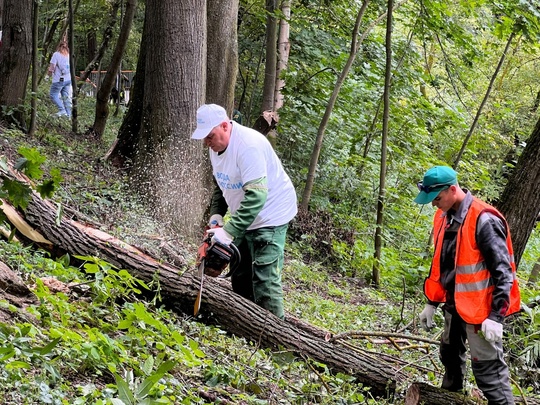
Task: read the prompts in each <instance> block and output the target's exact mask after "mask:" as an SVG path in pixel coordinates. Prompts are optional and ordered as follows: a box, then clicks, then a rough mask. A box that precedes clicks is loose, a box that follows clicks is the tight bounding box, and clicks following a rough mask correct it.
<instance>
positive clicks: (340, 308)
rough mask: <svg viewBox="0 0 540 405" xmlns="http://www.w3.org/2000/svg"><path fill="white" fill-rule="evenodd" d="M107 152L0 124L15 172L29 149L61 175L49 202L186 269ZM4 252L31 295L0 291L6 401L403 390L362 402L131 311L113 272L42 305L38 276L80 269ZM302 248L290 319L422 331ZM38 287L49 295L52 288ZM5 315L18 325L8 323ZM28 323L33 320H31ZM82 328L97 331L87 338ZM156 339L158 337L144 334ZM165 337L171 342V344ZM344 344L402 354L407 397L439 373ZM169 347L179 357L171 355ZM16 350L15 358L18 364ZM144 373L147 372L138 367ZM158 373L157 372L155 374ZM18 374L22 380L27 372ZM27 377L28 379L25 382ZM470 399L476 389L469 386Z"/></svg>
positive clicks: (399, 302) (289, 274) (329, 376)
mask: <svg viewBox="0 0 540 405" xmlns="http://www.w3.org/2000/svg"><path fill="white" fill-rule="evenodd" d="M109 145H110V140H107V139H105V140H103V141H99V140H96V139H94V138H92V137H86V136H84V135H73V134H72V133H71V131H70V123H69V121H68V120H62V119H55V118H48V119H46V120H45V122H44V123H43V124H42V127H41V129H40V134H39V136H36V137H33V138H29V137H27V136H23V135H22V134H21V133H20V132H17V131H14V130H11V129H7V128H5V127H0V155H1V156H5V157H6V158H7V159H8V160H9V161H10V162H12V163H14V162H17V160H18V159H19V158H20V157H21V155H20V148H21V147H23V148H35V149H36V150H38V151H39V153H40V154H41V155H43V156H44V157H45V158H46V159H45V160H44V163H43V169H44V172H45V176H46V175H47V173H49V171H50V170H51V169H52V168H59V169H60V170H61V174H62V177H63V181H62V183H61V186H60V188H59V190H57V192H56V193H55V195H54V196H53V200H54V201H56V202H59V203H61V204H62V205H64V206H65V207H66V208H68V209H70V210H72V211H74V212H78V213H80V215H81V216H82V217H84V218H86V219H87V221H88V223H90V224H92V226H95V227H98V228H99V229H100V230H102V231H104V232H107V233H109V234H111V235H113V236H115V237H117V238H119V239H121V240H123V241H125V242H126V243H128V244H131V245H132V246H134V247H137V248H139V249H141V250H143V251H145V252H147V253H149V254H150V255H151V256H153V257H155V258H157V259H160V260H163V261H168V260H169V259H170V257H167V255H164V254H163V251H162V250H161V248H160V246H161V244H162V243H163V242H164V241H166V242H168V243H169V244H172V245H174V246H175V250H176V252H177V254H178V255H180V256H182V259H183V260H184V261H185V262H187V263H194V259H195V254H196V250H197V245H196V244H190V243H187V242H185V241H184V240H182V239H180V238H178V237H177V236H175V235H173V234H171V233H169V232H168V231H167V229H166V228H165V227H163V226H161V225H160V224H159V223H156V222H155V220H154V219H153V218H152V217H151V215H149V213H148V211H147V210H146V209H145V207H144V206H143V204H141V203H140V202H139V201H137V198H136V197H135V196H134V195H133V193H130V192H129V189H128V186H127V184H128V182H127V180H126V175H125V173H123V172H122V171H121V170H118V169H117V168H115V167H113V166H111V165H110V164H109V163H108V162H106V161H104V159H103V157H104V156H105V154H106V152H107V150H108V148H109ZM1 243H2V246H3V248H2V247H0V250H2V254H0V262H4V263H5V264H6V265H7V266H8V267H9V268H10V269H11V270H13V272H14V273H15V274H16V275H17V276H18V277H20V279H21V280H23V281H24V282H25V283H26V284H27V287H28V288H29V290H28V291H27V292H28V295H27V296H23V298H21V301H20V302H18V303H17V302H14V301H13V300H14V297H13V296H8V295H4V296H2V292H0V302H7V303H8V304H5V305H4V306H0V309H2V311H0V312H1V313H2V314H3V315H4V317H3V318H2V319H0V326H1V325H3V326H1V327H0V340H1V338H2V336H4V337H5V338H6V339H7V336H9V335H11V336H18V335H20V336H21V339H22V338H24V339H23V340H21V341H20V342H19V343H17V344H15V343H13V347H14V348H15V347H16V348H17V350H19V351H17V350H15V349H14V350H13V351H12V352H13V353H12V352H11V351H7V350H8V349H6V347H10V346H9V345H7V346H6V345H5V346H4V348H1V347H0V363H2V362H7V361H8V360H13V358H16V359H18V361H19V362H20V363H17V364H19V365H20V367H21V369H20V370H18V369H17V367H16V366H15V365H13V362H12V363H9V364H12V365H13V369H8V368H5V371H4V373H3V374H2V373H0V386H3V387H4V389H0V403H2V404H21V403H25V404H34V403H36V404H37V403H59V404H79V403H80V404H83V403H84V404H86V403H96V404H99V403H103V404H105V403H116V404H119V403H120V402H114V401H115V399H116V398H118V397H120V398H122V399H123V401H124V402H123V403H130V402H129V401H128V400H131V399H133V400H134V402H132V403H143V402H142V400H143V399H144V398H146V399H147V398H148V397H150V396H152V398H154V401H158V400H159V401H161V402H148V403H175V404H176V403H186V404H191V403H201V404H202V403H223V404H227V403H235V404H236V403H238V404H274V403H275V404H278V403H291V404H319V403H320V404H336V403H343V404H356V403H364V404H386V403H388V404H399V403H402V401H403V395H404V391H398V393H397V394H396V396H395V397H394V398H392V399H388V400H383V399H380V398H371V397H370V395H369V393H368V392H366V390H365V387H362V386H361V385H359V384H356V383H355V382H354V379H351V378H350V377H349V376H345V375H341V374H338V375H335V374H334V373H332V372H331V371H330V370H328V369H327V368H326V367H325V366H324V365H322V364H317V363H314V362H312V361H311V360H309V359H306V358H304V357H302V356H301V355H298V354H295V353H290V352H288V351H287V350H268V349H261V348H259V347H258V345H257V344H256V343H254V342H246V341H245V340H244V339H240V338H237V337H234V336H229V335H228V334H227V333H225V332H223V331H222V330H219V329H216V328H213V327H211V326H205V325H201V324H199V323H198V322H196V320H195V319H193V317H190V316H188V315H185V316H183V315H179V314H171V313H168V312H164V311H163V309H161V308H156V307H153V304H152V303H139V302H138V301H137V300H133V301H132V302H128V303H126V302H124V301H125V297H126V296H130V297H131V295H130V292H129V288H127V287H125V286H124V285H120V284H119V282H120V281H121V280H120V281H119V277H118V275H116V274H113V275H114V277H113V276H111V274H112V273H108V275H107V273H106V272H105V271H104V272H103V274H104V276H103V279H102V281H104V282H103V283H102V284H100V285H97V283H94V285H92V288H94V290H93V294H94V295H93V297H92V298H91V299H89V298H88V297H87V295H86V294H85V293H80V302H78V303H74V302H73V297H71V298H66V300H65V301H63V300H62V299H61V298H62V297H61V295H59V296H56V297H52V295H44V294H43V293H42V292H40V291H41V290H40V286H39V283H40V282H37V284H38V286H37V287H36V285H35V284H34V283H36V280H37V279H38V278H39V279H40V280H43V279H49V282H50V278H51V277H54V278H56V279H68V278H69V279H72V278H74V277H78V275H77V273H76V272H77V270H76V269H72V268H69V266H67V264H66V266H65V267H63V265H62V266H60V264H58V263H61V262H62V260H63V259H62V258H57V257H53V256H51V254H50V253H43V252H36V250H35V249H34V248H33V247H32V246H24V245H23V246H20V245H18V246H16V247H14V246H13V244H9V243H7V241H5V240H4V241H2V242H1ZM303 247H305V245H302V242H301V241H300V242H299V241H295V242H291V243H290V244H289V245H288V246H287V250H286V262H285V268H284V274H283V288H284V294H285V309H286V313H287V314H290V315H292V316H294V317H297V318H300V319H302V320H303V321H305V322H308V323H311V324H312V325H314V326H316V327H318V328H321V329H324V330H329V331H332V332H334V333H344V332H348V331H362V330H363V331H375V332H380V331H383V332H384V331H396V332H397V331H399V332H407V333H414V334H419V335H422V334H423V333H424V332H421V331H420V330H419V328H418V324H417V320H416V319H417V313H418V312H419V308H418V305H420V304H419V297H418V296H407V295H406V294H405V296H404V294H403V292H402V291H391V290H389V289H388V290H383V289H374V288H372V287H370V286H369V285H367V284H366V282H365V280H364V279H363V278H362V277H350V276H346V275H345V274H343V273H340V272H339V271H336V270H332V269H331V268H329V267H326V266H325V265H324V263H320V262H316V261H313V260H310V259H309V258H306V256H304V254H303V252H304V249H303ZM51 259H52V260H53V261H54V263H53V264H51ZM97 264H98V265H99V266H100V269H105V268H106V266H104V265H103V264H102V263H97ZM60 267H61V268H60ZM0 273H1V269H0ZM105 281H106V282H105ZM41 282H43V281H41ZM45 284H46V283H45ZM81 284H84V283H81ZM47 285H48V286H49V287H50V290H51V291H53V286H52V285H51V284H47ZM60 291H61V290H60ZM34 294H35V296H34ZM116 294H120V295H119V296H117V295H116ZM36 296H37V299H36ZM119 298H121V299H119ZM122 302H123V304H122ZM85 304H86V305H87V306H84V305H85ZM9 305H13V306H15V307H18V308H34V309H33V310H32V311H31V314H30V315H29V314H26V315H21V311H20V310H16V309H13V308H12V307H10V306H9ZM139 305H143V306H144V309H141V307H140V306H139ZM135 309H136V310H137V311H139V312H138V315H137V317H138V319H142V318H144V319H146V318H145V316H146V315H147V314H150V315H149V318H148V319H147V321H146V324H145V323H142V326H141V324H139V327H137V328H134V329H133V330H132V329H131V327H128V326H125V327H124V326H122V327H118V326H117V325H119V324H122V322H125V319H124V320H122V318H120V315H125V314H129V313H130V312H129V311H132V310H133V311H135ZM53 310H55V311H60V312H62V311H65V312H66V313H69V314H70V315H71V316H72V318H68V319H64V318H63V316H61V315H60V314H59V315H58V316H59V317H60V319H56V318H55V317H54V316H51V314H50V312H51V311H53ZM10 313H12V314H13V317H12V318H11V319H10V318H9V314H10ZM21 316H22V318H21ZM33 317H35V319H36V320H41V322H37V321H36V322H34V321H32V319H34V318H33ZM117 318H118V319H117ZM21 319H23V321H21ZM25 319H26V321H24V320H25ZM29 319H30V320H29ZM45 319H47V322H48V323H47V322H45ZM98 319H99V320H98ZM81 325H83V327H82V330H84V336H85V339H86V342H85V343H82V344H81V343H80V342H78V341H77V339H76V338H75V337H73V338H72V339H71V340H70V339H68V338H66V336H71V333H75V331H77V333H79V334H82V332H80V328H81ZM84 325H88V326H89V327H88V328H85V327H84ZM91 325H94V327H95V328H96V330H94V328H90V326H91ZM152 328H155V329H156V330H157V331H158V332H153V331H151V329H152ZM438 333H440V330H435V331H433V333H431V334H430V335H429V336H426V337H429V338H432V339H436V338H437V336H438ZM59 335H60V336H64V339H65V342H64V343H63V344H64V346H63V349H62V350H63V352H62V353H63V355H58V353H57V352H55V350H57V349H56V348H55V349H54V350H53V348H52V346H51V347H50V351H51V352H55V353H56V354H57V355H56V356H55V357H54V362H53V360H52V358H51V357H47V356H50V354H49V353H48V352H47V351H46V350H45V348H46V347H41V348H40V349H39V347H38V349H39V350H38V349H36V346H32V347H31V350H30V348H27V349H28V350H26V351H24V350H22V349H24V348H25V347H26V346H25V345H27V344H29V343H27V342H29V341H32V342H34V344H35V345H37V346H39V345H38V344H37V343H35V342H36V341H40V340H39V339H42V340H43V341H48V340H51V339H58V338H59ZM180 335H181V336H183V337H180ZM374 335H376V333H374ZM26 339H28V340H26ZM167 339H168V340H167ZM185 339H187V340H185ZM172 340H174V344H172V343H170V341H172ZM53 342H56V340H53ZM127 342H129V344H128V343H127ZM188 342H189V343H188ZM351 344H354V345H355V346H356V347H357V348H358V350H362V351H365V352H370V351H372V352H374V353H375V352H377V353H378V352H384V353H388V354H389V355H392V356H397V357H404V358H405V360H406V361H408V362H410V364H411V365H412V364H414V365H415V367H414V369H415V372H412V373H411V380H410V381H408V382H405V385H404V386H403V387H400V389H405V388H406V385H407V384H408V383H410V382H411V381H428V382H431V383H432V384H434V385H438V381H439V379H440V376H441V368H440V365H438V364H437V363H436V362H437V354H436V353H437V352H436V346H435V345H432V344H426V345H423V346H421V345H418V348H411V349H410V350H406V351H402V350H398V349H396V347H397V346H396V343H395V341H392V340H389V339H385V338H384V337H383V338H379V337H376V336H371V337H370V336H368V337H367V338H365V339H362V338H360V339H357V340H355V341H353V342H351ZM17 345H18V346H17ZM127 346H129V347H130V348H128V347H127ZM172 346H175V347H176V349H175V350H172V349H171V348H170V347H172ZM156 347H161V348H162V349H163V350H164V351H166V352H167V354H168V356H169V357H170V358H174V359H176V360H175V364H176V368H178V370H177V371H176V372H175V373H174V377H173V378H168V379H166V378H164V377H163V374H164V373H161V372H160V369H159V368H158V367H157V365H158V364H159V362H160V361H163V359H162V358H160V357H159V355H158V354H156V350H155V349H156ZM178 347H180V349H178ZM21 350H22V354H21V353H19V352H20V351H21ZM58 350H59V349H58ZM16 353H19V354H17V355H16ZM25 353H31V354H25ZM36 353H37V354H36ZM8 354H9V355H10V357H8ZM40 356H41V357H40ZM141 362H142V363H144V364H143V365H142V366H141V365H140V364H141ZM48 363H51V364H56V366H55V367H52V366H50V367H52V368H51V369H50V370H49V368H48V367H49V366H47V367H44V366H43V364H48ZM5 364H8V363H5ZM125 364H128V365H129V367H128V366H124V365H125ZM165 364H166V362H165V363H163V362H162V363H161V365H162V366H164V365H165ZM154 365H156V367H154ZM418 365H422V366H423V367H425V368H424V370H425V371H424V372H422V373H420V374H418V368H416V366H418ZM130 367H131V370H139V371H138V373H137V372H134V371H131V374H130V371H129V370H130ZM27 368H28V369H30V371H31V372H30V373H26V374H25V373H24V371H25V370H26V369H27ZM121 368H123V369H124V370H123V374H122V373H120V371H121V370H120V369H121ZM176 368H175V369H176ZM404 368H406V367H404ZM156 369H157V371H156ZM29 374H34V377H32V378H30V377H29ZM119 376H121V377H119ZM145 376H146V379H144V377H145ZM158 377H159V378H158ZM149 381H150V382H152V383H153V385H151V388H145V390H146V391H144V392H142V387H146V386H147V385H149V384H146V385H145V384H144V383H145V382H147V383H148V382H149ZM38 382H39V384H38ZM60 382H61V383H60ZM158 382H159V384H158ZM469 388H470V390H471V391H472V390H473V389H474V388H473V383H472V382H471V383H470V385H469ZM143 394H144V395H143ZM137 400H138V401H139V402H137ZM100 401H101V402H100ZM126 401H127V402H126Z"/></svg>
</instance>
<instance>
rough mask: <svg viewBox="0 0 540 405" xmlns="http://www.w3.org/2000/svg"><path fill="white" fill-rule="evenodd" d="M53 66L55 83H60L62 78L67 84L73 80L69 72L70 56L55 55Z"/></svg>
mask: <svg viewBox="0 0 540 405" xmlns="http://www.w3.org/2000/svg"><path fill="white" fill-rule="evenodd" d="M51 65H54V66H55V67H54V72H53V74H52V82H53V83H56V82H59V81H60V78H61V77H62V78H64V81H65V82H67V81H68V80H71V75H70V72H69V54H68V55H62V54H61V53H60V52H55V53H53V56H52V58H51Z"/></svg>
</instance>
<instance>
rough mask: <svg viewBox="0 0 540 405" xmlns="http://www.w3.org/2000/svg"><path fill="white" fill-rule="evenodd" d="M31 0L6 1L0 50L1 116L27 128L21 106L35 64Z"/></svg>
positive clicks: (3, 11)
mask: <svg viewBox="0 0 540 405" xmlns="http://www.w3.org/2000/svg"><path fill="white" fill-rule="evenodd" d="M32 4H33V1H32V0H4V4H3V9H2V46H1V47H0V105H2V106H5V107H6V108H5V110H4V109H3V110H2V111H0V117H2V118H4V119H5V120H7V121H8V122H11V123H13V124H15V125H17V126H19V127H20V128H24V127H25V122H24V121H25V114H24V110H23V109H22V108H20V107H21V105H22V104H23V100H24V98H25V94H26V84H27V82H28V75H29V73H30V65H31V63H32Z"/></svg>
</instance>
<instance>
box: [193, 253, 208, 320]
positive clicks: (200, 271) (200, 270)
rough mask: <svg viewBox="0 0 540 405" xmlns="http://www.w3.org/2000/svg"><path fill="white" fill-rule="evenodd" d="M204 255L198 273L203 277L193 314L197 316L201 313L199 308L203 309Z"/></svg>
mask: <svg viewBox="0 0 540 405" xmlns="http://www.w3.org/2000/svg"><path fill="white" fill-rule="evenodd" d="M204 261H205V260H204V257H203V258H202V259H201V264H199V267H198V269H197V275H198V276H199V278H200V279H201V281H200V284H199V292H198V293H197V298H196V299H195V306H194V308H193V316H197V314H198V313H199V310H200V309H201V299H202V290H203V283H204Z"/></svg>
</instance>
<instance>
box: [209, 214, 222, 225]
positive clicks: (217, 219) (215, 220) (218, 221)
mask: <svg viewBox="0 0 540 405" xmlns="http://www.w3.org/2000/svg"><path fill="white" fill-rule="evenodd" d="M208 227H209V228H210V229H213V228H218V227H223V217H222V216H221V215H219V214H214V215H212V216H211V217H210V220H209V221H208Z"/></svg>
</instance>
